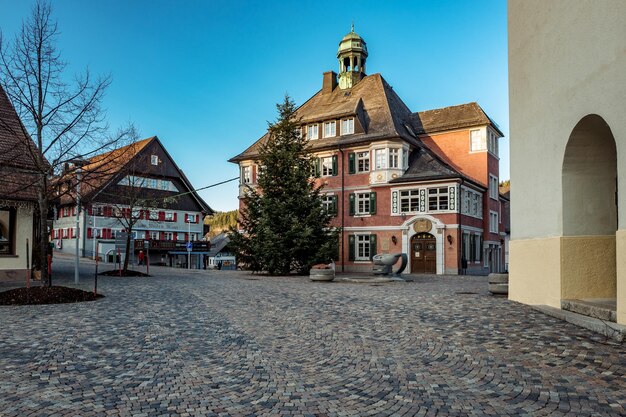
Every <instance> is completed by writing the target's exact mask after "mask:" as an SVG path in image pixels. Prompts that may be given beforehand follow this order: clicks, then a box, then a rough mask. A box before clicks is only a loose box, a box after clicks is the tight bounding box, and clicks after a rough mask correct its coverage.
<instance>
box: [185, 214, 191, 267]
mask: <svg viewBox="0 0 626 417" xmlns="http://www.w3.org/2000/svg"><path fill="white" fill-rule="evenodd" d="M185 216H187V269H191V249H192V248H190V247H189V246H190V245H191V216H190V215H189V214H185Z"/></svg>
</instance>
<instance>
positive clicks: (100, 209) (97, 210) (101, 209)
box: [91, 206, 104, 216]
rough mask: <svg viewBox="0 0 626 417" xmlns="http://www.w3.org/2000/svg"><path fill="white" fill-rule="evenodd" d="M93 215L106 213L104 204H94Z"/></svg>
mask: <svg viewBox="0 0 626 417" xmlns="http://www.w3.org/2000/svg"><path fill="white" fill-rule="evenodd" d="M91 215H92V216H103V215H104V206H93V207H91Z"/></svg>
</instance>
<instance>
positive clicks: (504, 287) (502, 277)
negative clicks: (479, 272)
mask: <svg viewBox="0 0 626 417" xmlns="http://www.w3.org/2000/svg"><path fill="white" fill-rule="evenodd" d="M489 292H490V293H492V294H499V295H500V294H502V295H508V294H509V274H489Z"/></svg>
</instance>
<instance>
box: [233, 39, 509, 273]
mask: <svg viewBox="0 0 626 417" xmlns="http://www.w3.org/2000/svg"><path fill="white" fill-rule="evenodd" d="M367 56H368V52H367V46H366V43H365V41H364V40H363V39H362V38H361V37H360V36H358V35H357V34H356V33H354V31H352V32H350V33H349V34H348V35H346V36H345V37H344V38H343V39H342V41H341V42H340V44H339V51H338V53H337V58H338V59H339V68H340V73H339V74H336V73H335V72H333V71H329V72H325V73H324V75H323V82H322V88H321V90H320V91H319V92H317V93H316V94H315V95H314V96H313V97H311V98H310V99H309V100H307V101H306V102H305V103H304V104H303V105H302V106H300V107H299V109H298V110H297V117H298V118H300V120H301V121H302V126H301V133H302V134H303V135H304V136H305V137H307V138H308V140H309V141H310V144H311V149H312V150H313V152H314V154H315V155H316V157H317V158H318V160H317V169H318V172H319V175H320V178H319V180H318V181H319V182H320V183H323V184H324V192H325V197H324V204H325V206H327V207H328V209H329V210H333V211H334V212H335V213H336V217H335V219H334V222H333V223H334V225H335V226H340V227H342V228H343V235H342V237H341V245H340V259H339V260H338V261H337V264H338V268H339V269H340V270H343V271H370V270H371V268H372V263H371V257H372V256H373V255H374V254H376V253H398V252H405V253H407V254H408V255H409V260H410V261H409V266H408V268H407V273H437V274H457V273H462V269H463V266H464V264H465V261H467V273H471V274H486V273H489V272H493V271H501V270H503V269H504V250H503V243H504V238H505V236H506V230H508V224H507V222H508V217H507V216H504V215H503V214H504V213H503V212H502V207H503V204H504V202H505V201H506V199H505V198H504V197H503V196H501V195H500V193H499V191H498V183H499V174H498V173H499V158H498V140H499V138H501V137H502V136H503V134H502V132H501V131H500V129H499V128H498V126H497V125H496V123H495V122H493V121H492V120H491V119H490V118H489V117H488V116H487V115H486V114H485V112H484V111H483V110H482V109H481V108H480V106H479V105H478V104H477V103H468V104H462V105H458V106H451V107H445V108H442V109H435V110H427V111H422V112H417V113H414V112H412V111H411V110H410V109H409V108H408V107H407V106H406V105H405V104H404V102H403V101H402V100H401V99H400V97H398V95H397V94H396V93H395V92H394V90H393V88H392V87H391V86H390V85H389V84H388V83H387V81H385V79H384V78H383V77H382V76H381V75H380V74H373V75H366V72H365V69H366V60H367ZM266 139H267V134H266V135H264V136H263V137H261V138H260V139H259V140H258V141H257V142H255V143H254V144H253V145H252V146H250V147H249V148H248V149H246V150H245V151H244V152H242V153H241V154H239V155H237V156H236V157H234V158H232V159H231V160H230V161H231V162H233V163H237V164H239V166H240V172H241V184H242V187H241V188H240V190H241V191H243V189H244V186H245V185H248V184H252V185H254V184H255V183H256V176H257V164H256V162H255V158H256V157H257V156H258V149H259V146H260V144H261V143H263V142H264V141H265V140H266Z"/></svg>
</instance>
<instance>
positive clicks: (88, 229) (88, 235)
mask: <svg viewBox="0 0 626 417" xmlns="http://www.w3.org/2000/svg"><path fill="white" fill-rule="evenodd" d="M91 238H92V232H91V227H88V228H87V239H91Z"/></svg>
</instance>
